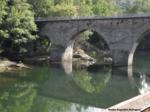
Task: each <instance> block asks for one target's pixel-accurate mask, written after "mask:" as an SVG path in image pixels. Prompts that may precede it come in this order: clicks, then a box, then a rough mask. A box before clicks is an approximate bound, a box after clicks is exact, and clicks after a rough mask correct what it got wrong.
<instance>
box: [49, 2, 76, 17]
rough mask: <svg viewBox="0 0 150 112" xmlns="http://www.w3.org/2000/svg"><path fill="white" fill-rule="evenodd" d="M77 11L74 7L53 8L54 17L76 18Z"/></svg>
mask: <svg viewBox="0 0 150 112" xmlns="http://www.w3.org/2000/svg"><path fill="white" fill-rule="evenodd" d="M76 15H77V10H76V7H75V6H73V5H67V4H57V5H56V6H53V8H52V16H76Z"/></svg>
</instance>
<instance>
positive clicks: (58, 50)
mask: <svg viewBox="0 0 150 112" xmlns="http://www.w3.org/2000/svg"><path fill="white" fill-rule="evenodd" d="M72 56H73V42H68V44H67V45H55V46H54V47H53V49H52V50H51V53H50V59H51V61H53V62H71V63H72Z"/></svg>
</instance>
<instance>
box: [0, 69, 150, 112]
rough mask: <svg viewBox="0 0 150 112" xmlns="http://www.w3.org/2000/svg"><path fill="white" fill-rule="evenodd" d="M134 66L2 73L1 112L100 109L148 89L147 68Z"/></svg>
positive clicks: (78, 111) (99, 111)
mask: <svg viewBox="0 0 150 112" xmlns="http://www.w3.org/2000/svg"><path fill="white" fill-rule="evenodd" d="M137 67H140V66H136V67H135V66H134V67H133V69H128V71H127V70H120V69H111V67H106V66H92V67H88V68H87V69H80V70H79V69H74V70H73V71H72V70H71V69H70V70H71V71H70V70H69V71H65V70H64V69H62V68H59V67H58V66H55V67H54V68H53V67H50V66H36V67H34V68H33V69H32V70H24V71H18V72H13V73H1V74H0V112H102V111H103V110H102V109H101V108H107V107H110V106H112V105H115V104H116V103H119V102H121V101H124V100H126V99H129V98H131V97H134V96H136V95H138V94H143V93H145V92H147V91H150V76H149V74H148V73H150V72H149V69H148V68H147V69H146V68H145V67H143V68H144V69H142V68H141V67H140V69H137ZM68 74H69V75H68ZM70 74H71V75H70ZM5 80H6V81H8V82H7V83H6V81H5ZM4 82H5V83H4Z"/></svg>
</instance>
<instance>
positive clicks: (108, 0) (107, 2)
mask: <svg viewBox="0 0 150 112" xmlns="http://www.w3.org/2000/svg"><path fill="white" fill-rule="evenodd" d="M93 12H94V14H95V15H100V16H111V15H117V14H118V13H119V12H120V9H119V6H118V5H117V4H116V0H97V1H94V5H93Z"/></svg>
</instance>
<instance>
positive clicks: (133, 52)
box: [128, 28, 150, 66]
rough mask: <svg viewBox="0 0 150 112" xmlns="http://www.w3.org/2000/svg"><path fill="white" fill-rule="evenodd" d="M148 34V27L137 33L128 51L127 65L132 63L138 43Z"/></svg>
mask: <svg viewBox="0 0 150 112" xmlns="http://www.w3.org/2000/svg"><path fill="white" fill-rule="evenodd" d="M148 34H150V28H148V29H146V30H145V31H141V32H140V33H139V34H138V35H139V36H138V37H137V38H136V40H135V42H134V43H133V46H132V48H131V51H130V53H129V58H128V66H131V65H132V64H133V59H134V55H135V52H136V50H137V48H138V46H139V45H140V43H141V42H142V39H143V38H145V36H147V35H148Z"/></svg>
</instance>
